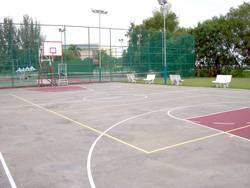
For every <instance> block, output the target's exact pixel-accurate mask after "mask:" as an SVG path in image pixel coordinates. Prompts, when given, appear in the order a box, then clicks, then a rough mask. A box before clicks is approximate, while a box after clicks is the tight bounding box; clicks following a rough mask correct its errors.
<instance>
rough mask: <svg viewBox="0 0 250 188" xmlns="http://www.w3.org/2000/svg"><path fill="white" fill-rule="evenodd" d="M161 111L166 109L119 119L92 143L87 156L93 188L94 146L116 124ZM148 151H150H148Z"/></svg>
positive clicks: (92, 186) (94, 187) (89, 177)
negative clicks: (92, 160)
mask: <svg viewBox="0 0 250 188" xmlns="http://www.w3.org/2000/svg"><path fill="white" fill-rule="evenodd" d="M160 111H164V110H163V109H161V110H155V111H150V112H145V113H143V114H138V115H135V116H132V117H129V118H127V119H124V120H122V121H119V122H118V123H116V124H114V125H112V126H111V127H109V128H108V129H106V130H105V131H104V132H103V133H102V134H100V135H99V136H98V137H97V138H96V139H95V141H94V142H93V143H92V145H91V147H90V149H89V153H88V158H87V173H88V179H89V183H90V186H91V188H96V186H95V182H94V179H93V176H92V171H91V158H92V153H93V151H94V148H95V146H96V144H97V142H98V141H99V140H100V139H101V138H102V137H103V136H104V135H106V134H107V132H108V131H110V130H111V129H113V128H115V127H116V126H118V125H120V124H122V123H124V122H126V121H129V120H132V119H136V118H138V117H141V116H145V115H148V114H151V113H155V112H160ZM147 153H148V152H147Z"/></svg>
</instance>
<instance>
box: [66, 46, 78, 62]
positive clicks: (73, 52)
mask: <svg viewBox="0 0 250 188" xmlns="http://www.w3.org/2000/svg"><path fill="white" fill-rule="evenodd" d="M80 51H81V49H80V48H78V47H77V45H74V44H71V45H69V47H68V49H66V50H65V51H64V58H65V60H80V59H81V58H80V57H81V53H80Z"/></svg>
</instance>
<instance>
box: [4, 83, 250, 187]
mask: <svg viewBox="0 0 250 188" xmlns="http://www.w3.org/2000/svg"><path fill="white" fill-rule="evenodd" d="M249 122H250V90H237V89H229V88H196V87H184V86H182V87H180V86H165V85H154V84H137V83H136V84H129V83H115V82H113V83H89V84H81V85H80V84H78V85H71V86H60V87H41V88H38V87H37V88H35V87H30V88H12V89H2V90H0V153H1V154H2V156H3V158H4V161H5V167H4V165H2V164H0V188H9V187H12V188H13V186H12V185H13V184H14V183H15V185H16V186H17V187H18V188H34V187H35V188H44V187H46V188H47V187H49V188H50V187H52V188H69V187H74V188H82V187H84V188H94V187H96V188H110V187H114V188H128V187H129V188H138V187H139V188H166V187H167V188H168V187H170V188H183V187H185V188H203V187H206V188H212V187H219V188H235V187H237V188H238V187H239V188H249V187H250V178H249V174H250V157H249V156H250V138H249V127H250V123H249ZM2 161H3V160H2ZM2 163H3V162H2ZM7 169H8V170H7ZM10 175H11V177H12V180H11V178H10Z"/></svg>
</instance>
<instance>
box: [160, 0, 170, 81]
mask: <svg viewBox="0 0 250 188" xmlns="http://www.w3.org/2000/svg"><path fill="white" fill-rule="evenodd" d="M158 3H159V4H160V6H161V8H162V14H163V23H164V26H163V50H164V52H163V54H164V84H165V85H167V52H166V13H167V7H168V1H167V0H158Z"/></svg>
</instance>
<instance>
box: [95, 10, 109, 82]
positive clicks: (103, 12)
mask: <svg viewBox="0 0 250 188" xmlns="http://www.w3.org/2000/svg"><path fill="white" fill-rule="evenodd" d="M92 12H93V13H96V14H99V82H101V79H102V75H101V69H102V52H101V15H102V14H107V13H108V11H105V10H96V9H93V10H92Z"/></svg>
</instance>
